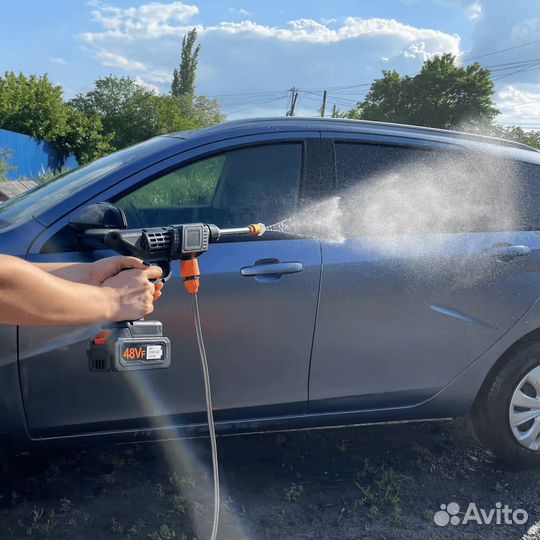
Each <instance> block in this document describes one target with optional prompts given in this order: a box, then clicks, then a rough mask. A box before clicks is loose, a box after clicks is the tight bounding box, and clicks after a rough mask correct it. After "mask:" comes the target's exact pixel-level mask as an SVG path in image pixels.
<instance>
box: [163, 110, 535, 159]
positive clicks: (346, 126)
mask: <svg viewBox="0 0 540 540" xmlns="http://www.w3.org/2000/svg"><path fill="white" fill-rule="evenodd" d="M235 130H252V131H256V132H261V131H272V132H279V131H343V132H350V133H370V134H381V135H393V136H401V137H415V138H422V139H424V140H432V141H438V142H440V141H441V140H444V139H447V140H448V141H457V140H459V141H460V142H461V143H462V144H463V143H464V144H467V143H471V146H474V143H481V144H489V145H496V146H498V147H506V148H515V149H519V150H527V151H530V152H535V153H539V152H538V150H536V149H535V148H532V147H531V146H527V145H526V144H522V143H519V142H516V141H511V140H508V139H501V138H497V137H489V136H486V135H477V134H473V133H465V132H461V131H450V130H446V129H437V128H430V127H424V126H411V125H407V124H393V123H390V122H373V121H369V120H346V119H342V118H303V117H297V116H295V117H269V118H248V119H243V120H232V121H228V122H223V123H221V124H217V125H214V126H211V127H208V128H202V129H198V130H193V131H181V132H177V133H171V134H169V135H168V136H169V137H176V138H179V139H188V140H189V139H194V138H198V137H207V136H212V135H215V136H219V135H220V134H223V135H225V134H230V133H231V131H235Z"/></svg>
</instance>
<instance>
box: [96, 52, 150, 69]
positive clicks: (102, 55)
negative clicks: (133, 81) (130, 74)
mask: <svg viewBox="0 0 540 540" xmlns="http://www.w3.org/2000/svg"><path fill="white" fill-rule="evenodd" d="M95 55H96V58H97V59H98V60H99V61H100V62H101V63H102V64H103V65H104V66H107V67H115V68H120V69H123V70H124V71H144V70H145V69H146V66H145V65H144V64H143V63H142V62H138V61H137V60H131V59H129V58H126V57H124V56H122V55H120V54H115V53H113V52H110V51H106V50H104V49H98V50H97V51H96V53H95Z"/></svg>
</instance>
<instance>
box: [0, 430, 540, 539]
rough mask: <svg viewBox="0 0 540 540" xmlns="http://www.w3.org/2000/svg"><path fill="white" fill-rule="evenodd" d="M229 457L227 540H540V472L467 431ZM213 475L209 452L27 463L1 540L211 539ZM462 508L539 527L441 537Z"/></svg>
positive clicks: (249, 443)
mask: <svg viewBox="0 0 540 540" xmlns="http://www.w3.org/2000/svg"><path fill="white" fill-rule="evenodd" d="M218 444H219V451H220V472H221V482H222V501H221V523H220V529H219V535H218V537H219V538H220V539H231V540H232V539H241V538H253V539H296V538H298V539H300V538H310V539H326V538H328V539H330V538H332V539H355V538H370V539H413V538H414V539H431V538H452V539H453V538H456V539H457V538H459V539H473V538H474V539H480V538H482V539H495V538H505V539H518V538H522V537H525V538H527V540H532V539H540V527H539V526H538V524H537V525H536V526H535V525H534V524H535V522H536V523H537V522H538V519H539V483H540V482H539V480H540V474H539V471H538V470H528V471H516V470H512V469H510V468H508V467H506V466H504V465H502V464H501V463H499V462H497V461H496V459H495V458H494V456H493V455H492V454H491V453H490V452H488V451H487V450H485V449H484V448H482V447H480V446H479V445H478V444H477V443H476V442H475V440H474V439H473V438H472V437H471V435H470V432H469V431H468V429H467V427H466V424H465V422H463V421H453V422H436V423H435V422H426V423H420V424H400V425H384V426H370V427H356V428H341V429H328V430H311V431H299V432H288V433H280V434H266V435H245V436H241V437H238V436H236V437H221V438H220V439H219V442H218ZM209 463H210V453H209V442H208V440H204V439H201V440H191V441H170V442H166V443H153V444H142V445H138V446H133V445H130V446H114V447H112V446H111V447H107V448H97V449H96V448H93V449H88V450H84V451H75V450H64V451H62V452H56V453H54V454H51V453H49V454H46V455H30V456H29V455H21V456H18V457H16V458H15V461H14V464H13V467H12V470H11V473H10V478H7V477H5V478H4V480H3V482H2V488H3V489H2V492H1V498H0V538H2V539H3V538H5V539H13V538H80V539H85V540H86V539H88V540H90V539H105V538H107V539H121V538H131V539H142V538H144V539H148V538H150V539H151V540H168V539H172V538H186V539H191V538H201V539H202V538H207V537H208V534H209V528H210V523H209V520H210V517H211V514H212V498H211V488H212V485H211V471H210V469H209ZM451 502H456V503H458V504H459V505H460V513H459V514H457V517H459V518H460V519H463V517H464V512H465V510H466V509H467V507H468V505H469V503H471V502H474V503H476V505H477V507H478V508H479V509H480V508H483V509H486V510H489V509H491V508H496V504H497V503H498V502H500V503H501V504H502V505H505V504H507V505H508V506H510V507H511V508H512V509H513V510H515V509H518V508H521V509H523V510H525V511H526V512H527V513H528V516H529V518H528V521H527V522H526V523H525V524H523V525H514V524H511V525H507V524H495V523H492V524H489V525H488V524H481V525H480V524H477V523H474V522H472V523H471V522H469V523H467V524H463V523H460V524H458V525H452V524H448V525H446V526H438V525H436V524H435V523H434V515H435V512H437V511H439V510H440V507H441V504H446V505H448V504H449V503H451ZM449 508H451V507H449ZM454 508H455V507H454ZM527 531H529V532H527Z"/></svg>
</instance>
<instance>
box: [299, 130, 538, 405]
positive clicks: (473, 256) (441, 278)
mask: <svg viewBox="0 0 540 540" xmlns="http://www.w3.org/2000/svg"><path fill="white" fill-rule="evenodd" d="M325 145H330V146H331V150H332V152H329V154H330V155H335V160H336V161H335V165H336V174H337V178H336V185H337V190H338V192H339V195H340V196H341V210H342V214H341V217H340V219H339V220H336V224H337V225H339V226H340V227H341V229H342V230H341V234H342V235H343V237H344V238H345V239H344V240H343V241H342V242H335V241H333V242H329V241H325V242H323V243H322V253H323V277H322V283H321V295H320V306H319V311H318V319H317V329H316V334H315V340H314V347H313V357H312V366H311V378H310V395H309V399H310V409H311V410H313V411H316V410H328V409H335V410H339V409H374V408H387V407H399V406H407V405H412V404H414V403H418V402H420V401H422V400H425V399H428V398H429V397H431V396H433V395H434V394H435V393H436V392H437V391H438V390H440V389H441V388H442V387H444V386H445V385H446V384H448V383H449V382H450V381H451V380H452V379H453V378H454V377H455V376H457V375H458V374H459V373H460V372H461V371H462V370H463V369H465V368H466V367H467V366H468V365H469V364H471V363H472V362H473V361H474V360H475V359H476V358H477V357H479V356H480V355H481V354H482V353H483V352H484V351H486V350H487V349H488V348H489V347H490V346H491V345H493V344H494V343H495V342H496V341H497V340H498V339H499V338H500V337H501V336H502V335H503V334H504V333H505V332H506V331H507V330H508V329H509V328H510V327H511V326H512V325H513V324H514V323H515V322H516V321H517V320H518V319H519V318H520V317H521V316H522V315H523V314H524V313H525V312H526V311H527V310H528V309H529V307H530V306H531V305H532V304H533V302H534V301H535V296H536V292H535V291H536V290H537V289H536V288H537V279H538V277H537V265H538V261H539V251H538V248H539V241H538V233H537V232H534V231H535V230H538V166H537V165H534V164H529V163H521V164H519V163H512V162H510V161H508V160H504V159H499V158H498V157H496V156H493V155H482V154H481V153H475V152H472V153H467V152H464V151H463V149H460V148H459V147H457V148H452V147H450V146H444V145H442V146H441V145H437V146H429V145H426V143H425V142H424V141H415V140H406V139H395V140H388V139H385V138H380V139H378V140H377V139H376V138H374V137H372V138H371V140H365V139H363V138H362V137H357V138H353V137H350V138H344V137H343V135H340V134H334V135H333V136H329V137H328V139H326V140H325ZM333 193H334V194H335V192H333ZM519 193H521V195H519ZM527 208H528V209H529V210H530V211H527V210H526V209H527ZM520 213H521V214H528V215H527V216H525V215H523V216H521V217H523V219H521V218H520V216H519V215H518V214H520ZM527 220H529V221H527Z"/></svg>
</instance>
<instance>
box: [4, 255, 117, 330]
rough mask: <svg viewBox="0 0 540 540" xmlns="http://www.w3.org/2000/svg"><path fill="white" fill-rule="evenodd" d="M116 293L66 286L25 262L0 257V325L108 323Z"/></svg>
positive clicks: (84, 286)
mask: <svg viewBox="0 0 540 540" xmlns="http://www.w3.org/2000/svg"><path fill="white" fill-rule="evenodd" d="M114 301H115V292H114V291H113V290H112V289H110V288H107V287H103V288H99V287H92V286H89V285H83V284H79V283H68V282H66V281H65V280H64V279H61V278H59V277H57V276H56V275H54V274H53V273H48V272H45V271H43V270H42V269H40V268H38V267H37V266H35V265H33V264H31V263H28V262H26V261H23V260H20V259H17V258H15V257H9V256H7V255H1V256H0V323H3V324H22V325H51V324H87V323H96V322H102V321H108V320H111V319H112V317H113V312H114Z"/></svg>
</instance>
